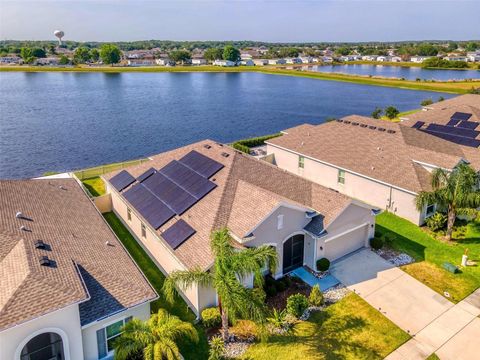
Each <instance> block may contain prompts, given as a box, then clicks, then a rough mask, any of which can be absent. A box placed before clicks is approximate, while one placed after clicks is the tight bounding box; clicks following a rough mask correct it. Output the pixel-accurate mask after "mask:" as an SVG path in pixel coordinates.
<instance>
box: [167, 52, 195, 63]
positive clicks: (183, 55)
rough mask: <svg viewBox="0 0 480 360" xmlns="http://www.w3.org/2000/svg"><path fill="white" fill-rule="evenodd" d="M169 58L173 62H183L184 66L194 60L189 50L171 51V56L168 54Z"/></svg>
mask: <svg viewBox="0 0 480 360" xmlns="http://www.w3.org/2000/svg"><path fill="white" fill-rule="evenodd" d="M168 56H169V57H170V59H172V60H173V61H175V62H181V63H182V64H184V63H185V62H186V61H188V60H190V59H191V58H192V54H191V53H190V51H188V50H174V51H171V52H170V54H168Z"/></svg>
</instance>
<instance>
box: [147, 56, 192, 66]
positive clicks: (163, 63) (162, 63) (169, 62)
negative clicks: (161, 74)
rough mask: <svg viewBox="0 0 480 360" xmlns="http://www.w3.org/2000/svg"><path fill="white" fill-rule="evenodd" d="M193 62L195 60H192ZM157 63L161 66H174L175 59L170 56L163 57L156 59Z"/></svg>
mask: <svg viewBox="0 0 480 360" xmlns="http://www.w3.org/2000/svg"><path fill="white" fill-rule="evenodd" d="M192 62H193V61H192ZM155 63H156V64H157V65H160V66H174V65H175V61H173V60H170V59H168V58H161V59H156V60H155Z"/></svg>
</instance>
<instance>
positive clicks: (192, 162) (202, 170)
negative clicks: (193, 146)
mask: <svg viewBox="0 0 480 360" xmlns="http://www.w3.org/2000/svg"><path fill="white" fill-rule="evenodd" d="M179 161H180V162H181V163H182V164H183V165H186V166H188V167H189V168H190V169H192V170H194V171H196V172H197V173H199V174H200V175H202V176H204V177H206V178H209V177H210V176H212V175H213V174H215V173H216V172H217V171H219V170H220V169H222V168H223V164H220V163H219V162H217V161H215V160H212V159H210V158H209V157H207V156H205V155H202V154H200V153H199V152H197V151H195V150H192V151H190V152H189V153H188V154H187V155H185V156H184V157H182V158H181V159H180V160H179Z"/></svg>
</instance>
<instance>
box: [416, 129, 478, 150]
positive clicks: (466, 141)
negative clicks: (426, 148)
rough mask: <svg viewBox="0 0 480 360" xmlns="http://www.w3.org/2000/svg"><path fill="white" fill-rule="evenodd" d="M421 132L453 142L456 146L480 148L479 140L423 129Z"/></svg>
mask: <svg viewBox="0 0 480 360" xmlns="http://www.w3.org/2000/svg"><path fill="white" fill-rule="evenodd" d="M420 131H423V132H426V133H428V134H430V135H433V136H436V137H439V138H441V139H445V140H448V141H451V142H453V143H455V144H459V145H464V146H469V147H474V148H478V147H480V140H477V139H471V138H466V137H463V136H457V135H452V134H446V133H439V132H434V131H428V130H423V129H420Z"/></svg>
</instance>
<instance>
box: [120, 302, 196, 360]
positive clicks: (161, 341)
mask: <svg viewBox="0 0 480 360" xmlns="http://www.w3.org/2000/svg"><path fill="white" fill-rule="evenodd" d="M185 338H186V339H189V340H192V341H194V342H196V343H197V342H198V334H197V331H196V330H195V327H194V326H193V325H192V324H191V323H189V322H185V321H182V320H180V319H179V318H178V317H176V316H174V315H170V314H169V313H168V312H167V311H166V310H164V309H160V310H158V313H156V314H153V315H152V316H151V317H150V319H148V320H147V321H141V320H138V319H133V320H131V321H129V322H128V323H127V324H125V326H124V327H123V333H122V334H121V335H120V336H119V337H118V338H117V339H116V340H115V344H114V348H115V360H126V359H131V358H133V357H135V356H136V355H138V354H142V353H143V359H144V360H164V359H167V360H179V359H181V358H182V357H181V355H180V351H179V350H178V346H177V344H176V341H178V340H179V339H185Z"/></svg>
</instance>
